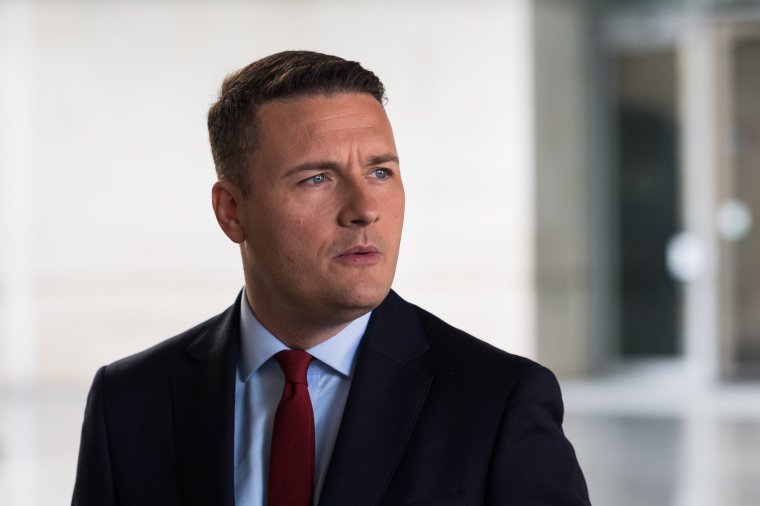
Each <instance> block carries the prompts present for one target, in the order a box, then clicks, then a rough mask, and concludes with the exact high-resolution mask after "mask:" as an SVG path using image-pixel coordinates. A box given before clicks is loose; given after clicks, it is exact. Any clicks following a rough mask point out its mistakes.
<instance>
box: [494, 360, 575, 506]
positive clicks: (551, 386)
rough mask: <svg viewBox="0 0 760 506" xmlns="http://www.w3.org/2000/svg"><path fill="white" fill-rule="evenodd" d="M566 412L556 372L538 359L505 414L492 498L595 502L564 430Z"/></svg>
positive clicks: (561, 505) (565, 505) (566, 505)
mask: <svg viewBox="0 0 760 506" xmlns="http://www.w3.org/2000/svg"><path fill="white" fill-rule="evenodd" d="M563 412H564V408H563V405H562V395H561V393H560V389H559V384H558V383H557V379H556V378H555V376H554V374H552V372H551V371H549V370H548V369H546V368H544V367H542V366H539V365H537V364H534V365H532V366H531V367H529V368H528V370H527V371H526V372H525V374H523V376H522V377H521V378H520V380H518V383H517V385H516V386H515V387H514V389H513V391H512V394H511V395H510V397H509V400H508V401H507V405H506V407H505V410H504V413H503V414H502V419H501V422H500V431H499V435H498V437H497V440H496V444H495V447H494V453H493V457H492V460H491V466H490V470H489V477H488V484H487V490H486V497H487V504H489V505H507V504H516V505H521V504H531V505H547V506H549V505H551V506H581V505H584V506H587V505H589V504H590V501H589V497H588V490H587V488H586V481H585V479H584V478H583V473H582V471H581V469H580V466H579V465H578V461H577V459H576V457H575V451H574V450H573V447H572V445H571V444H570V442H569V441H568V440H567V438H566V437H565V435H564V433H563V431H562V418H563Z"/></svg>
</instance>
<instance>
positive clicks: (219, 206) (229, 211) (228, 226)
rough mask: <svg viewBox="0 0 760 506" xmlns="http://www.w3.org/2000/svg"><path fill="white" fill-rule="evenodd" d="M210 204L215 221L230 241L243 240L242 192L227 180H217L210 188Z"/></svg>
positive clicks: (238, 241)
mask: <svg viewBox="0 0 760 506" xmlns="http://www.w3.org/2000/svg"><path fill="white" fill-rule="evenodd" d="M211 205H212V206H213V207H214V214H215V215H216V221H217V222H218V223H219V226H220V227H222V230H223V231H224V233H225V234H226V235H227V237H229V238H230V240H231V241H232V242H235V243H238V244H240V243H241V242H243V241H244V240H245V230H244V229H243V226H242V220H241V218H243V216H242V212H243V194H242V192H241V191H240V188H238V187H237V186H236V185H235V184H233V183H231V182H229V181H217V182H216V183H214V186H213V188H211Z"/></svg>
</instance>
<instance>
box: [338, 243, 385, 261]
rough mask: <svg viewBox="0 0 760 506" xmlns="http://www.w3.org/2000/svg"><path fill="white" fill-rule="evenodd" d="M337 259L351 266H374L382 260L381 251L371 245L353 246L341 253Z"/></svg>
mask: <svg viewBox="0 0 760 506" xmlns="http://www.w3.org/2000/svg"><path fill="white" fill-rule="evenodd" d="M336 259H337V260H338V261H341V262H344V263H348V264H351V265H372V264H375V263H377V262H378V261H379V260H380V250H378V249H377V247H375V246H373V245H371V244H369V245H366V246H363V245H359V246H353V247H351V248H349V249H347V250H346V251H344V252H342V253H340V254H339V255H338V256H337V257H336Z"/></svg>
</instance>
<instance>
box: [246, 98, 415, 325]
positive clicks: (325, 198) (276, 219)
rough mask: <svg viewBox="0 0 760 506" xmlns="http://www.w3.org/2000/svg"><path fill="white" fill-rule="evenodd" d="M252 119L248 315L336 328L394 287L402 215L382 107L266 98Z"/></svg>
mask: <svg viewBox="0 0 760 506" xmlns="http://www.w3.org/2000/svg"><path fill="white" fill-rule="evenodd" d="M257 117H258V121H259V125H260V129H259V132H258V133H259V136H260V143H259V148H258V149H257V150H256V152H255V153H254V155H253V157H252V162H251V166H250V168H249V170H250V172H249V175H250V181H251V188H250V190H251V194H250V197H249V198H248V199H246V200H245V201H243V202H242V206H241V207H242V209H240V210H239V213H240V214H241V223H242V226H243V228H244V233H245V240H244V242H243V243H242V252H243V262H244V266H245V270H246V282H247V283H248V285H249V286H248V296H249V300H251V303H252V305H253V309H254V312H256V313H257V315H259V314H260V313H262V312H263V313H267V312H271V311H279V312H280V314H282V312H284V313H285V314H289V315H292V317H294V318H302V319H303V318H305V319H308V320H311V322H312V323H316V324H333V325H334V324H339V323H343V322H346V321H349V320H351V319H353V318H356V317H358V316H360V315H361V314H363V313H365V312H367V311H369V310H371V309H373V308H374V307H376V306H377V305H378V304H379V303H380V302H382V300H383V299H384V298H385V296H386V295H387V294H388V291H389V290H390V286H391V282H392V281H393V275H394V273H395V270H396V261H397V259H398V251H399V242H400V240H401V228H402V223H403V218H404V187H403V185H402V183H401V174H400V172H399V163H398V155H397V153H396V145H395V142H394V139H393V132H392V130H391V125H390V123H389V121H388V117H387V116H386V114H385V111H384V110H383V108H382V106H381V105H380V104H379V103H378V102H377V101H376V100H375V99H374V98H373V97H372V96H371V95H368V94H358V93H343V94H337V95H334V96H331V97H324V96H314V97H302V98H296V99H288V100H277V101H272V102H268V103H265V104H264V105H262V106H261V107H260V108H259V111H258V116H257ZM262 316H264V315H263V314H262Z"/></svg>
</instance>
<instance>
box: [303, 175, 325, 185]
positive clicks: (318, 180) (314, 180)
mask: <svg viewBox="0 0 760 506" xmlns="http://www.w3.org/2000/svg"><path fill="white" fill-rule="evenodd" d="M325 179H326V177H325V175H324V174H317V175H315V176H311V177H310V178H308V179H307V180H306V181H305V182H306V183H307V184H311V185H320V184H322V183H324V182H325Z"/></svg>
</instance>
